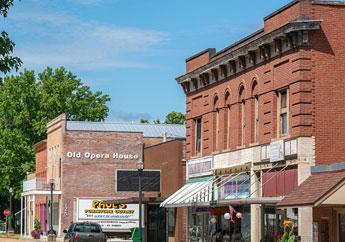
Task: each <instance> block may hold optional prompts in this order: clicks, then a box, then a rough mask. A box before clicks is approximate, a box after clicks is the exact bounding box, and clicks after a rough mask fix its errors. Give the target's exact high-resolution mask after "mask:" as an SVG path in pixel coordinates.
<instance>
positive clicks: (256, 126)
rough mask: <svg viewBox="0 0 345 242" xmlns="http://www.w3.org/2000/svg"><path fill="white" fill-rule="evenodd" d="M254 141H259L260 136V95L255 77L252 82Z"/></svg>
mask: <svg viewBox="0 0 345 242" xmlns="http://www.w3.org/2000/svg"><path fill="white" fill-rule="evenodd" d="M251 107H252V108H251V109H252V112H251V113H252V125H251V126H252V135H251V137H252V140H251V142H252V143H256V142H258V138H259V95H258V83H257V81H256V80H255V79H254V80H253V83H252V105H251Z"/></svg>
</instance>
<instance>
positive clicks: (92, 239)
mask: <svg viewBox="0 0 345 242" xmlns="http://www.w3.org/2000/svg"><path fill="white" fill-rule="evenodd" d="M63 232H64V233H65V234H66V235H65V237H64V242H107V236H106V234H105V233H103V231H102V228H101V226H100V225H99V224H98V223H89V222H78V223H73V224H71V226H70V227H69V229H68V230H66V229H64V231H63Z"/></svg>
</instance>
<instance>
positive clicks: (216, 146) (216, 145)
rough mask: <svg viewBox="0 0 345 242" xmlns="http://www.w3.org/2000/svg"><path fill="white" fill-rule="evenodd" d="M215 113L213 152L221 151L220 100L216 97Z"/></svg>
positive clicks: (214, 100)
mask: <svg viewBox="0 0 345 242" xmlns="http://www.w3.org/2000/svg"><path fill="white" fill-rule="evenodd" d="M213 111H214V122H213V124H214V125H213V127H214V132H213V137H214V145H213V147H214V148H213V151H218V150H219V98H218V96H217V95H216V96H215V97H214V99H213Z"/></svg>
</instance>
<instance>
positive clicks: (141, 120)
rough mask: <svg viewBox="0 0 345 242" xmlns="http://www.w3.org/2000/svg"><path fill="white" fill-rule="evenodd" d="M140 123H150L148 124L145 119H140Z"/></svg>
mask: <svg viewBox="0 0 345 242" xmlns="http://www.w3.org/2000/svg"><path fill="white" fill-rule="evenodd" d="M140 123H141V124H148V123H150V122H149V120H147V119H144V118H141V119H140Z"/></svg>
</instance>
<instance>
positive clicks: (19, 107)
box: [0, 67, 110, 194]
mask: <svg viewBox="0 0 345 242" xmlns="http://www.w3.org/2000/svg"><path fill="white" fill-rule="evenodd" d="M108 101H110V98H109V96H108V95H103V94H102V93H101V92H98V91H96V92H92V91H91V90H90V88H89V87H88V86H86V85H84V84H83V83H82V82H81V80H79V79H78V78H77V77H76V76H75V75H73V74H72V73H71V72H68V71H66V70H65V69H64V68H63V67H61V68H57V69H55V70H53V69H51V68H47V69H45V70H44V71H43V72H42V73H39V74H38V79H37V78H36V76H35V73H34V72H33V71H28V70H25V71H24V72H23V73H20V74H19V75H17V76H10V77H5V78H4V82H3V84H2V85H1V86H0V130H6V133H4V134H3V135H2V136H0V142H3V143H2V147H1V149H2V150H1V149H0V155H7V154H17V156H18V157H17V158H16V159H19V160H20V161H19V160H18V164H23V165H24V167H22V168H23V169H22V170H20V169H19V168H18V169H17V171H18V173H17V175H14V176H12V175H13V174H12V173H9V174H10V178H7V177H4V174H6V171H7V170H11V168H10V167H8V166H10V165H11V163H9V162H7V161H6V162H4V163H1V165H0V191H1V190H6V189H8V188H9V187H13V189H15V192H17V194H18V192H19V191H20V189H19V187H20V186H19V185H18V184H17V183H18V182H19V183H21V181H22V179H23V178H24V177H25V174H26V171H31V170H32V169H33V167H34V163H35V161H34V156H30V155H27V154H28V152H22V153H23V155H21V153H20V152H19V151H18V147H17V146H15V145H12V143H13V144H18V145H19V144H20V147H21V148H22V149H25V150H30V152H32V154H33V149H32V145H33V144H35V143H37V142H38V141H40V140H42V139H44V138H45V137H46V125H47V123H48V122H49V120H51V119H53V118H55V117H56V116H58V115H59V114H61V113H67V114H68V119H69V120H79V121H84V120H88V121H101V120H104V119H105V118H106V117H107V115H108V107H107V105H106V104H107V102H108ZM11 132H14V134H12V133H11ZM11 134H12V136H10V137H11V140H10V142H7V141H6V142H5V141H4V140H6V135H11ZM6 144H8V145H7V146H6ZM6 157H8V156H6ZM6 157H5V158H6ZM4 160H6V159H4ZM7 160H8V161H9V158H8V159H7ZM0 162H3V161H2V160H0ZM24 168H25V169H24ZM13 178H14V179H15V180H13ZM18 189H19V190H18Z"/></svg>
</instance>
